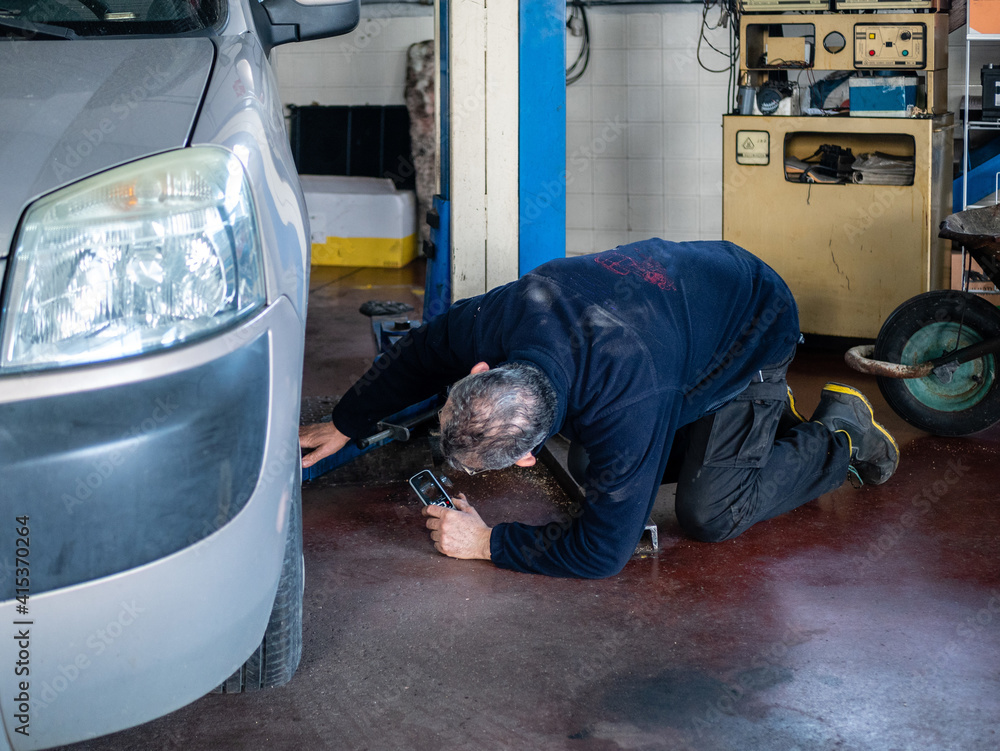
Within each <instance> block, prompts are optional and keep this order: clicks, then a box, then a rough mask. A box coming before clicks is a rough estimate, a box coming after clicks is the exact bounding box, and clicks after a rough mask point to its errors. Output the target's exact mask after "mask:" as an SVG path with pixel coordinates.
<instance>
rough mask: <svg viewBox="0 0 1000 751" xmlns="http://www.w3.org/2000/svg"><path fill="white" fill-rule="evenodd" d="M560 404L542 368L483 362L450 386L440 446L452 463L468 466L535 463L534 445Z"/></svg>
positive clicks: (542, 437) (546, 431)
mask: <svg viewBox="0 0 1000 751" xmlns="http://www.w3.org/2000/svg"><path fill="white" fill-rule="evenodd" d="M556 406H557V405H556V392H555V389H553V388H552V384H551V383H550V382H549V379H548V377H547V376H546V375H545V373H544V372H542V370H541V368H539V367H537V366H535V365H532V364H531V363H527V362H509V363H504V364H503V365H499V366H497V367H496V368H490V367H489V366H488V365H487V364H486V363H478V364H477V365H476V366H475V367H474V368H473V369H472V372H471V373H470V374H469V375H468V376H466V377H465V378H463V379H462V380H461V381H459V382H458V383H456V384H455V385H454V386H452V387H451V391H450V393H449V395H448V401H447V403H446V404H445V406H444V409H442V410H441V448H442V450H443V451H444V455H445V457H446V458H447V459H448V461H449V462H451V464H453V465H455V466H457V467H459V468H462V469H466V470H473V471H482V470H487V469H503V468H504V467H509V466H511V465H512V464H519V465H521V466H524V467H527V466H531V465H532V464H534V463H535V457H534V456H533V455H532V453H531V451H532V449H534V448H536V447H538V446H539V445H541V443H542V442H543V441H544V440H545V439H546V438H547V437H548V435H549V430H550V429H551V428H552V423H553V421H554V420H555V416H556Z"/></svg>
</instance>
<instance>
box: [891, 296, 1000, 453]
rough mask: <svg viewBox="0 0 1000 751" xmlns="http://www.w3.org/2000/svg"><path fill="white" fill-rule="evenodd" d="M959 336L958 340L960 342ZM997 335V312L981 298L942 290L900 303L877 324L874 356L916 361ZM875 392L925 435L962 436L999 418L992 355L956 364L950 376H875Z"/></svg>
mask: <svg viewBox="0 0 1000 751" xmlns="http://www.w3.org/2000/svg"><path fill="white" fill-rule="evenodd" d="M959 337H961V341H959ZM996 337H1000V312H998V310H997V308H996V307H994V306H993V305H991V304H990V303H988V302H986V301H985V300H983V299H982V298H980V297H976V296H975V295H971V294H968V293H963V292H958V291H952V290H941V291H935V292H926V293H924V294H922V295H917V296H916V297H914V298H912V299H910V300H907V301H906V302H905V303H903V304H902V305H900V306H899V307H898V308H897V309H896V310H895V311H894V312H893V313H892V314H891V315H890V316H889V317H888V318H887V319H886V321H885V323H884V324H883V325H882V329H881V331H879V335H878V339H877V340H876V342H875V355H874V356H875V359H876V360H885V361H886V362H892V363H902V364H904V365H917V364H919V363H922V362H926V361H927V360H932V359H934V358H936V357H940V356H941V355H943V354H944V353H946V352H952V351H954V350H955V349H956V348H961V347H965V346H968V345H970V344H976V343H978V342H981V341H983V340H985V339H994V338H996ZM878 385H879V390H880V391H881V392H882V395H883V396H884V397H885V400H886V401H887V402H888V403H889V406H890V407H892V409H893V411H895V412H896V414H898V415H899V416H900V417H902V418H903V419H904V420H906V421H907V422H908V423H910V424H911V425H913V426H915V427H917V428H920V429H921V430H926V431H927V432H928V433H934V434H936V435H943V436H962V435H969V434H970V433H976V432H978V431H980V430H985V429H986V428H988V427H990V426H991V425H993V424H994V423H996V422H997V421H998V420H1000V379H998V373H997V358H996V357H995V356H994V355H991V354H990V355H984V356H983V357H980V358H977V359H975V360H971V361H970V362H967V363H964V364H963V365H960V366H959V367H958V369H957V370H955V372H954V373H953V374H952V377H951V379H950V380H947V381H943V380H941V379H940V378H938V377H937V376H936V375H933V374H932V375H929V376H927V377H925V378H885V377H879V379H878Z"/></svg>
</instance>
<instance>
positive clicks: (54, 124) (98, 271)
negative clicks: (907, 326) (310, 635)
mask: <svg viewBox="0 0 1000 751" xmlns="http://www.w3.org/2000/svg"><path fill="white" fill-rule="evenodd" d="M358 14H359V9H358V2H357V0H342V1H338V0H333V1H332V2H331V1H330V0H322V1H321V2H312V3H311V4H309V5H299V4H297V3H295V2H293V1H292V0H263V2H257V1H256V0H4V2H3V3H2V4H0V31H2V37H0V176H2V180H0V281H2V297H0V588H2V591H0V599H2V602H0V716H2V720H3V729H4V733H3V734H2V735H0V749H4V748H14V749H40V748H49V747H52V746H56V745H61V744H65V743H70V742H74V741H78V740H81V739H84V738H90V737H94V736H97V735H101V734H104V733H109V732H113V731H116V730H120V729H122V728H126V727H129V726H132V725H136V724H138V723H141V722H145V721H147V720H150V719H152V718H154V717H157V716H160V715H163V714H166V713H167V712H170V711H172V710H174V709H177V708H179V707H181V706H183V705H185V704H187V703H189V702H191V701H193V700H194V699H197V698H198V697H199V696H202V695H203V694H205V693H206V692H208V691H210V690H212V689H213V688H218V687H220V686H221V687H222V690H224V691H243V690H248V689H253V688H262V687H266V686H271V685H278V684H281V683H283V682H286V681H288V680H289V679H290V678H291V675H292V673H293V672H294V671H295V668H296V666H297V664H298V661H299V655H300V653H301V609H302V582H303V567H302V541H301V509H300V503H301V502H300V472H301V470H300V461H299V457H300V453H299V448H298V440H297V428H298V415H299V400H300V391H301V377H302V353H303V338H304V332H305V315H306V297H307V289H308V284H307V282H308V273H309V231H308V226H307V214H306V210H305V204H304V202H303V199H302V192H301V189H300V186H299V182H298V177H297V175H296V172H295V167H294V164H293V162H292V157H291V151H290V148H289V145H288V141H287V137H286V133H285V127H284V118H283V114H282V108H281V105H280V102H279V99H278V96H277V91H276V86H275V79H274V75H273V72H272V70H271V67H270V65H269V62H268V53H269V51H270V49H271V48H272V47H273V46H274V45H276V44H280V43H283V42H290V41H296V40H299V39H311V38H319V37H323V36H332V35H334V34H339V33H343V32H345V31H349V30H350V29H352V28H353V27H354V26H355V25H356V24H357V22H358Z"/></svg>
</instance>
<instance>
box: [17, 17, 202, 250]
mask: <svg viewBox="0 0 1000 751" xmlns="http://www.w3.org/2000/svg"><path fill="white" fill-rule="evenodd" d="M214 58H215V45H214V44H213V43H212V41H211V40H210V39H208V38H206V37H196V38H182V39H142V40H133V39H81V40H66V41H8V42H0V70H2V71H3V76H2V77H0V175H2V176H3V180H0V258H4V257H5V256H6V255H7V254H8V253H9V251H10V246H11V242H12V240H13V236H14V232H15V230H16V228H17V223H18V220H19V219H20V217H21V214H22V213H23V212H24V209H25V208H26V207H27V206H28V205H29V204H30V203H31V202H32V201H34V200H35V199H36V198H38V197H39V196H41V195H44V194H45V193H49V192H51V191H52V190H54V189H56V188H59V187H61V186H63V185H67V184H69V183H72V182H74V181H76V180H79V179H80V178H82V177H85V176H87V175H92V174H94V173H97V172H100V171H102V170H105V169H107V168H109V167H113V166H115V165H118V164H122V163H123V162H128V161H131V160H133V159H136V158H138V157H141V156H146V155H148V154H153V153H157V152H160V151H165V150H168V149H173V148H178V147H181V146H184V145H185V144H186V143H187V140H188V137H189V134H190V133H191V131H192V129H193V126H194V120H195V117H196V115H197V112H198V107H199V105H200V103H201V100H202V96H203V95H204V91H205V86H206V84H207V82H208V77H209V74H210V73H211V70H212V64H213V61H214Z"/></svg>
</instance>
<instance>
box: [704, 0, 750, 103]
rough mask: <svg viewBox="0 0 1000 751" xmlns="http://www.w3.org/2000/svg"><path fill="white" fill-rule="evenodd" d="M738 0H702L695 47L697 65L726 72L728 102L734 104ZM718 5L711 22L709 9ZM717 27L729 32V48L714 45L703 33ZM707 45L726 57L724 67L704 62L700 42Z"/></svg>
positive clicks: (736, 84) (736, 71) (737, 70)
mask: <svg viewBox="0 0 1000 751" xmlns="http://www.w3.org/2000/svg"><path fill="white" fill-rule="evenodd" d="M739 1H740V0H704V1H703V3H702V9H701V28H700V29H699V31H698V45H697V47H696V51H695V54H696V57H697V59H698V65H699V66H701V68H702V69H703V70H706V71H708V72H709V73H728V74H729V81H728V85H727V94H728V97H729V102H730V104H731V105H734V103H735V101H736V89H737V87H738V85H739V82H738V81H737V77H738V75H739V66H738V65H737V62H738V60H739V34H738V33H737V32H738V29H739V23H740V10H739ZM716 6H718V8H719V20H718V21H717V22H716V23H714V24H712V23H710V22H709V20H708V13H709V11H710V10H711V9H712V8H714V7H716ZM719 28H726V29H727V30H728V32H729V34H728V37H729V39H728V41H729V50H728V51H726V50H721V49H719V48H718V47H716V46H715V45H714V44H712V42H711V41H710V40H709V39H708V37H707V36H706V35H705V32H706V31H715V30H717V29H719ZM703 43H704V45H705V46H706V47H708V48H709V49H710V50H712V51H713V52H715V53H717V54H719V55H722V56H724V57H725V58H726V60H727V62H728V65H727V66H726V67H725V68H710V67H709V66H708V65H706V64H705V61H704V60H702V59H701V47H702V44H703Z"/></svg>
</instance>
